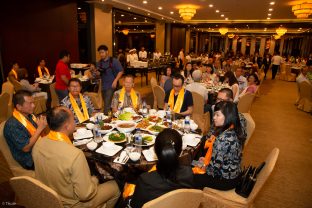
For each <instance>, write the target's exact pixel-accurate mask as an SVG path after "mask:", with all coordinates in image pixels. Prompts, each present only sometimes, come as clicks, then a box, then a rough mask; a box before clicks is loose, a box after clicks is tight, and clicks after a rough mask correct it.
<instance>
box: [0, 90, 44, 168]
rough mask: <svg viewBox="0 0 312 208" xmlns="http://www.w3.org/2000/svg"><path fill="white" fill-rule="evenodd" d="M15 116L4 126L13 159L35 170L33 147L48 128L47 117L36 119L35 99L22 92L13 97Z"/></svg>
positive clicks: (27, 92)
mask: <svg viewBox="0 0 312 208" xmlns="http://www.w3.org/2000/svg"><path fill="white" fill-rule="evenodd" d="M13 104H14V107H15V109H14V111H13V116H12V117H11V118H9V119H8V120H7V122H6V123H5V126H4V137H5V139H6V142H7V143H8V146H9V148H10V150H11V153H12V156H13V158H14V159H15V160H16V161H17V162H18V163H19V164H20V165H21V166H22V167H23V168H25V169H28V170H33V169H34V162H33V159H32V156H31V152H32V147H33V146H34V144H35V143H36V142H37V140H38V138H39V137H40V134H41V133H42V132H43V130H44V129H45V127H46V126H47V121H46V118H45V116H40V117H39V118H37V119H36V118H35V116H34V115H32V114H33V112H34V109H35V104H34V98H33V97H32V94H31V92H29V91H25V90H20V91H17V92H16V93H15V95H14V96H13Z"/></svg>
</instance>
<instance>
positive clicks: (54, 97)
mask: <svg viewBox="0 0 312 208" xmlns="http://www.w3.org/2000/svg"><path fill="white" fill-rule="evenodd" d="M50 93H51V108H54V107H56V106H59V105H60V101H59V99H58V96H57V94H56V91H55V82H54V83H52V84H50Z"/></svg>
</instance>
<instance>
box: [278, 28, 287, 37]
mask: <svg viewBox="0 0 312 208" xmlns="http://www.w3.org/2000/svg"><path fill="white" fill-rule="evenodd" d="M286 32H287V29H286V28H284V27H279V28H277V29H276V33H277V34H278V35H279V36H283V35H284V34H285V33H286Z"/></svg>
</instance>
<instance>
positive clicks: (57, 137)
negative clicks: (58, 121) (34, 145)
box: [47, 130, 72, 145]
mask: <svg viewBox="0 0 312 208" xmlns="http://www.w3.org/2000/svg"><path fill="white" fill-rule="evenodd" d="M47 138H48V139H51V140H54V141H60V142H66V143H67V144H71V145H72V142H71V141H70V139H69V137H68V136H67V135H65V134H63V133H61V132H56V131H52V130H50V132H49V134H48V136H47Z"/></svg>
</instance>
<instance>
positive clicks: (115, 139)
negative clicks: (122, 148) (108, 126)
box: [108, 133, 126, 142]
mask: <svg viewBox="0 0 312 208" xmlns="http://www.w3.org/2000/svg"><path fill="white" fill-rule="evenodd" d="M125 138H126V135H125V134H124V133H113V134H110V135H109V137H108V139H109V140H110V141H112V142H120V141H123V140H125Z"/></svg>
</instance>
